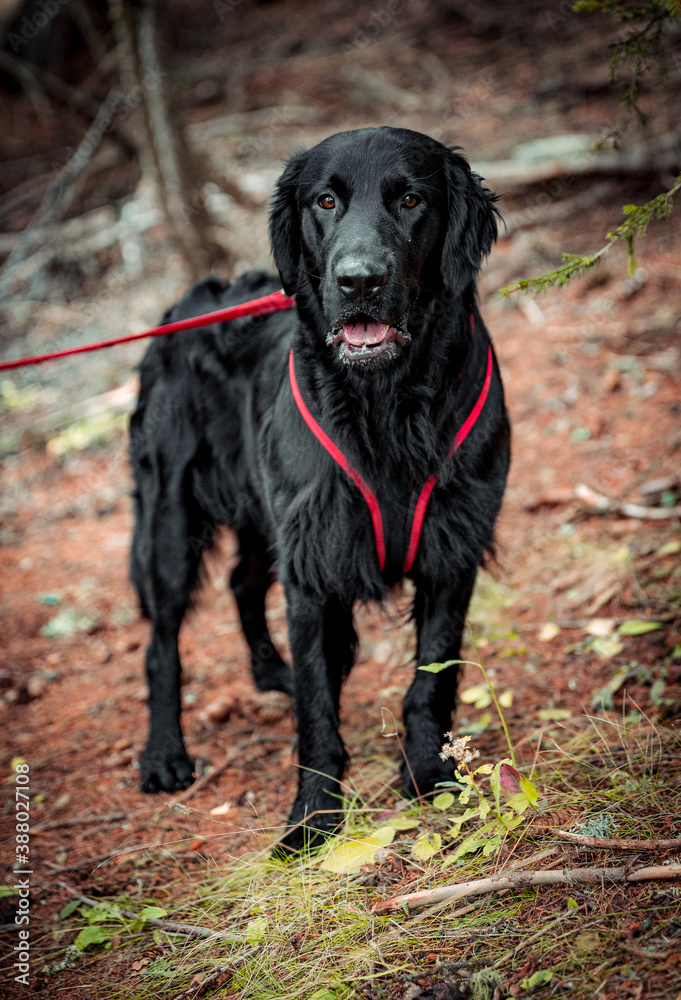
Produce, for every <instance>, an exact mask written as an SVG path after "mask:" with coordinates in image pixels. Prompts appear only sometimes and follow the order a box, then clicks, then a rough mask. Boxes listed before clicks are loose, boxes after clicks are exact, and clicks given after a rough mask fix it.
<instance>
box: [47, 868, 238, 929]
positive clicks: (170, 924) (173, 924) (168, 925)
mask: <svg viewBox="0 0 681 1000" xmlns="http://www.w3.org/2000/svg"><path fill="white" fill-rule="evenodd" d="M59 885H60V886H61V888H62V889H65V890H66V892H68V893H69V895H71V896H73V897H74V899H79V900H80V901H81V903H86V904H87V906H101V905H102V903H103V902H105V901H104V900H102V899H93V898H92V896H84V895H83V894H82V893H80V892H76V890H75V889H72V888H71V886H70V885H67V884H66V882H60V883H59ZM118 909H119V911H120V913H121V914H122V915H123V916H124V917H127V919H128V920H139V913H134V912H133V911H132V910H124V909H122V908H121V907H120V906H119V907H118ZM144 922H145V924H151V926H152V927H158V928H159V929H160V930H162V931H167V932H168V933H169V934H182V935H183V936H184V937H188V938H211V939H213V940H221V941H237V940H238V937H237V935H236V934H230V933H229V931H215V930H212V929H211V928H210V927H201V926H200V925H199V924H181V923H177V921H175V920H164V919H162V918H160V917H145V918H144Z"/></svg>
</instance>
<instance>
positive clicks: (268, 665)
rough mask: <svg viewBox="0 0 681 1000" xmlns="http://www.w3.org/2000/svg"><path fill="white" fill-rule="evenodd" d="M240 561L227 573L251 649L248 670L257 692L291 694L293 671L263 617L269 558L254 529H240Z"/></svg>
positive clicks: (267, 586)
mask: <svg viewBox="0 0 681 1000" xmlns="http://www.w3.org/2000/svg"><path fill="white" fill-rule="evenodd" d="M238 534H239V556H240V561H239V563H238V565H237V566H236V568H235V569H234V570H233V571H232V574H231V576H230V580H229V582H230V585H231V587H232V590H233V591H234V596H235V597H236V602H237V605H238V607H239V616H240V618H241V627H242V628H243V630H244V635H245V636H246V641H247V642H248V645H249V647H250V650H251V670H252V673H253V680H254V681H255V686H256V687H257V688H258V690H259V691H285V692H286V694H289V695H292V694H293V672H292V671H291V669H290V668H289V667H288V666H287V665H286V663H284V661H283V660H282V658H281V656H280V655H279V653H278V652H277V650H276V649H275V647H274V644H273V642H272V639H271V638H270V634H269V631H268V628H267V621H266V619H265V595H266V594H267V591H268V590H269V588H270V586H271V584H272V582H273V575H272V561H271V559H270V556H269V553H268V551H267V546H266V543H265V540H264V538H263V537H262V535H261V534H260V533H259V532H258V531H257V530H256V529H255V528H244V529H242V530H241V531H239V533H238Z"/></svg>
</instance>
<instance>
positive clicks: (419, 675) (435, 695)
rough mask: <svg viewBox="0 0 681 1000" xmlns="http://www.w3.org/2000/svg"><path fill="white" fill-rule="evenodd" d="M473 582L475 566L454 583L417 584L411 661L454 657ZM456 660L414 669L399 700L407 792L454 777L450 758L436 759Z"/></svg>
mask: <svg viewBox="0 0 681 1000" xmlns="http://www.w3.org/2000/svg"><path fill="white" fill-rule="evenodd" d="M474 583H475V570H474V571H473V572H472V573H469V574H468V576H467V577H465V578H464V579H462V580H459V581H458V586H456V587H446V588H442V589H435V588H433V590H430V589H429V590H428V591H427V592H424V591H423V590H421V589H420V588H418V587H417V591H416V599H415V602H414V618H415V619H416V629H417V637H418V638H417V654H416V656H417V659H416V663H417V666H423V665H426V664H429V663H445V662H446V661H447V660H458V659H459V655H460V651H461V636H462V633H463V629H464V626H465V623H466V611H467V610H468V603H469V601H470V598H471V593H472V592H473V584H474ZM458 674H459V666H458V664H456V663H455V664H452V665H451V666H449V667H445V669H444V670H442V671H440V672H439V673H430V672H429V671H425V670H418V669H417V670H416V674H415V677H414V680H413V681H412V684H411V687H410V688H409V690H408V691H407V695H406V698H405V699H404V721H405V725H406V730H407V732H406V737H405V741H404V754H405V757H406V760H405V762H404V763H403V764H402V780H403V783H404V786H405V788H406V790H407V792H409V794H411V795H418V794H421V795H423V794H425V793H427V792H432V791H433V789H434V787H435V785H436V784H437V783H438V782H440V781H452V780H454V768H453V766H452V764H451V762H450V761H447V762H444V761H442V760H441V759H440V756H439V755H440V751H441V749H442V745H443V743H444V742H445V738H444V734H445V733H446V732H447V731H449V730H450V729H451V727H452V712H453V711H454V709H455V708H456V685H457V679H458Z"/></svg>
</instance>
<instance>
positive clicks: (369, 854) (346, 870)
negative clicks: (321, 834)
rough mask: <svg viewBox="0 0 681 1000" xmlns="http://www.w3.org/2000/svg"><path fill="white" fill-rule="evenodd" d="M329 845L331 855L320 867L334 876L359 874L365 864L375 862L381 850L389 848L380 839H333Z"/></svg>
mask: <svg viewBox="0 0 681 1000" xmlns="http://www.w3.org/2000/svg"><path fill="white" fill-rule="evenodd" d="M384 829H385V828H384ZM329 844H330V849H329V853H328V854H327V855H326V857H325V858H324V860H323V861H322V863H321V865H320V866H319V867H320V869H321V870H322V871H323V872H332V873H333V874H334V875H350V874H352V873H353V872H358V871H359V870H360V868H361V867H362V865H363V864H366V863H367V862H371V861H373V859H374V854H375V853H376V851H377V850H378V849H379V848H381V847H386V846H387V845H386V844H383V843H381V841H380V839H379V838H378V837H361V838H358V839H357V840H346V839H345V838H340V837H332V838H331V839H330V841H329Z"/></svg>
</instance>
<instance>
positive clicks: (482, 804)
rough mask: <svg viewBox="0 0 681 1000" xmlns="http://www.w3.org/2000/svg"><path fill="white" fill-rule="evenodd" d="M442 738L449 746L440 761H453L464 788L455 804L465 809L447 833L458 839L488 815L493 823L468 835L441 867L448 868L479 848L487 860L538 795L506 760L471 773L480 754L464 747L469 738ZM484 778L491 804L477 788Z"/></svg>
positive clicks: (443, 751)
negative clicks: (466, 826) (470, 824)
mask: <svg viewBox="0 0 681 1000" xmlns="http://www.w3.org/2000/svg"><path fill="white" fill-rule="evenodd" d="M445 737H446V739H447V740H448V741H449V742H448V743H445V744H444V746H443V747H442V752H441V753H440V757H441V758H442V760H448V759H451V758H453V759H454V760H455V761H456V762H457V764H458V765H459V766H458V767H457V770H456V777H457V779H458V781H460V782H461V783H462V784H463V786H464V788H463V791H461V792H460V794H459V802H460V803H461V805H464V806H467V808H466V809H465V810H464V812H463V813H462V814H461V816H458V817H457V819H456V820H455V825H454V827H453V828H452V830H450V833H451V834H452V835H454V836H458V834H459V832H460V830H461V827H462V826H463V824H464V823H467V822H468V821H469V820H471V819H473V818H475V817H478V818H479V819H480V820H482V821H483V823H485V820H487V818H488V816H489V815H490V813H491V814H492V815H493V819H492V820H491V821H489V822H487V823H485V825H484V826H483V827H481V828H480V829H479V830H477V831H476V832H475V833H472V834H470V836H468V837H467V838H466V839H465V840H464V841H463V843H462V844H460V845H459V847H458V848H457V849H456V851H455V852H454V854H453V855H451V856H450V857H449V858H448V859H447V861H446V862H445V863H446V864H452V863H453V862H454V861H458V859H459V858H461V857H463V855H464V854H470V853H472V852H473V851H477V850H478V849H480V848H482V854H483V857H488V856H489V855H490V854H492V853H495V852H496V851H498V850H499V848H500V847H501V845H502V843H503V841H504V840H505V838H506V837H507V836H508V834H509V833H510V832H511V831H512V830H514V829H515V828H516V827H517V826H519V825H520V823H522V821H523V813H524V812H525V811H526V809H527V808H528V806H529V807H531V808H532V809H534V808H535V807H536V803H537V799H538V798H539V793H538V792H537V789H536V788H535V786H534V784H533V783H532V782H531V781H530V779H529V778H526V777H524V776H523V775H522V774H520V773H519V772H518V771H517V770H516V769H515V767H514V766H513V765H512V763H511V761H510V760H508V759H505V760H499V761H497V763H496V764H480V765H479V767H476V768H475V770H472V769H471V767H470V764H471V762H472V761H473V760H475V758H476V757H479V756H480V751H479V750H474V749H472V748H471V747H469V746H468V744H469V742H470V739H471V737H470V736H458V737H457V736H455V734H454V733H445ZM486 775H489V778H490V784H491V786H492V793H493V801H490V798H489V797H488V795H487V794H486V792H485V791H484V790H483V789H482V788H481V786H480V778H481V777H482V776H486ZM473 795H474V796H475V797H476V798H477V801H476V800H475V799H474V800H473V801H474V803H475V804H474V805H469V802H470V801H471V796H473ZM502 796H503V798H504V803H503V805H502Z"/></svg>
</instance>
